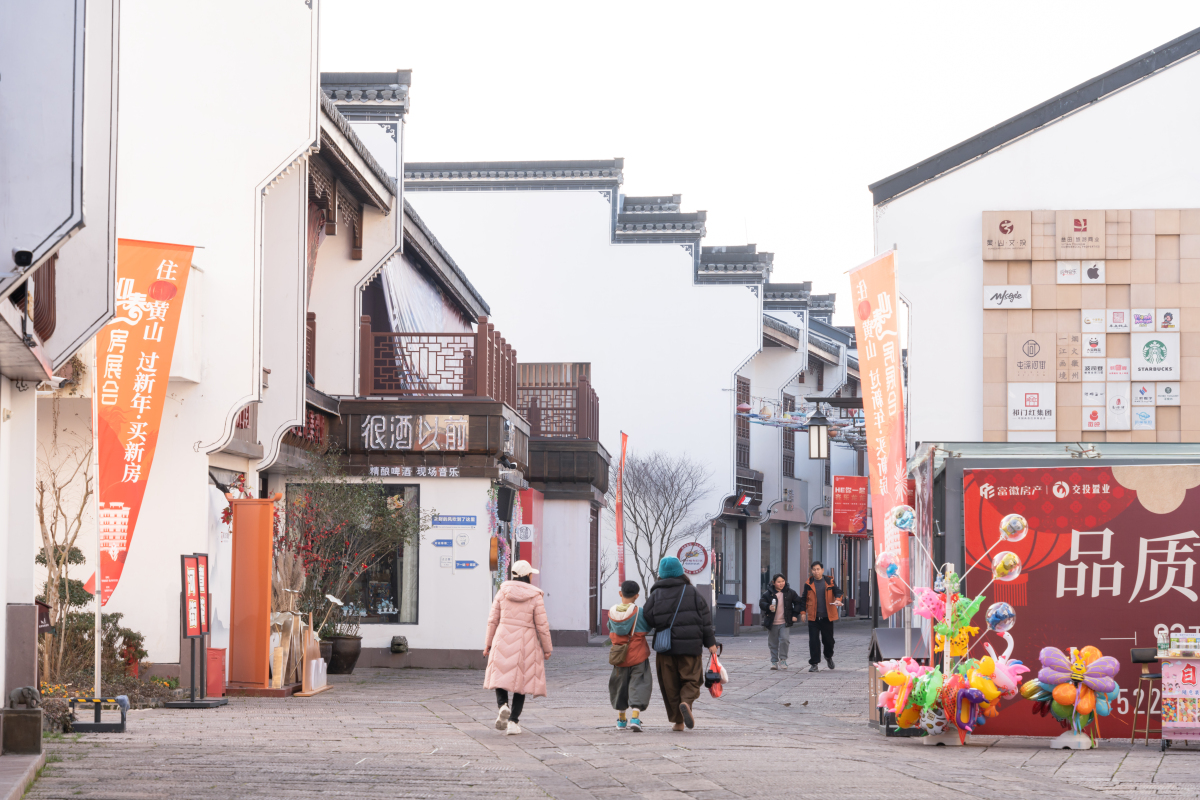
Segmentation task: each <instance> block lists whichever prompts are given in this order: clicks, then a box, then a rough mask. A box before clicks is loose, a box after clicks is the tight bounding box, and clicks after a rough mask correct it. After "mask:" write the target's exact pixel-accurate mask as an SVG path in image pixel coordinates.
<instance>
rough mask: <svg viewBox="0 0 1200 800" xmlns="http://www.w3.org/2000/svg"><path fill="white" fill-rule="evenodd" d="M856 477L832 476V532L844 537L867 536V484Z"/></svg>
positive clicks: (864, 478)
mask: <svg viewBox="0 0 1200 800" xmlns="http://www.w3.org/2000/svg"><path fill="white" fill-rule="evenodd" d="M869 480H870V479H869V478H867V477H866V476H865V475H864V476H861V477H860V476H857V475H834V476H833V532H834V533H840V534H843V535H845V536H862V537H864V538H865V537H866V535H867V484H868V481H869Z"/></svg>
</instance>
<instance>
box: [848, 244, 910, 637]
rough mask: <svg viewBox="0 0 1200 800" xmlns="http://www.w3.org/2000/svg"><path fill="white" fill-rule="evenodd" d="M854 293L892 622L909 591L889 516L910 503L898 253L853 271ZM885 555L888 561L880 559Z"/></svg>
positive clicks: (904, 539)
mask: <svg viewBox="0 0 1200 800" xmlns="http://www.w3.org/2000/svg"><path fill="white" fill-rule="evenodd" d="M850 290H851V297H852V301H853V304H854V333H855V335H856V337H857V339H856V341H857V343H858V361H859V374H860V375H861V376H862V390H863V392H862V393H863V415H864V416H865V417H866V423H867V462H868V464H869V472H870V478H871V494H872V495H873V499H872V501H871V522H872V526H873V527H874V537H875V557H876V567H875V574H876V577H877V578H878V579H879V609H880V613H881V614H882V615H883V616H884V617H890V616H891V615H892V614H894V613H896V612H897V611H899V610H900V609H902V608H904V606H906V605H908V602H909V591H908V588H907V587H906V586H905V583H906V582H907V581H908V579H909V560H908V534H907V533H906V532H905V531H902V530H899V529H897V528H896V526H895V525H892V524H890V514H889V513H888V512H890V511H891V510H892V509H893V508H895V507H896V506H902V505H905V504H906V503H907V502H908V460H907V454H906V452H905V441H904V385H903V384H904V373H903V365H902V363H901V362H902V354H901V347H900V325H899V319H898V317H899V310H900V298H899V294H898V292H897V288H896V253H895V251H889V252H887V253H884V254H883V255H881V256H878V257H876V258H874V259H872V260H871V261H868V262H867V263H866V264H863V265H862V266H860V267H856V268H855V269H853V270H851V272H850ZM884 552H886V553H888V554H889V555H888V557H886V558H883V559H880V557H879V556H880V554H881V553H884Z"/></svg>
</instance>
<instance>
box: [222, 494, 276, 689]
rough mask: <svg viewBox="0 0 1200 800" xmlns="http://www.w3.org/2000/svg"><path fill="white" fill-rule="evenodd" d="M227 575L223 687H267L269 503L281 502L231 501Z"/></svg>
mask: <svg viewBox="0 0 1200 800" xmlns="http://www.w3.org/2000/svg"><path fill="white" fill-rule="evenodd" d="M225 497H226V498H227V499H228V500H229V505H230V507H231V508H232V511H233V573H232V576H231V577H232V580H231V583H232V591H231V594H230V603H229V616H230V620H229V686H230V687H231V688H232V689H268V688H270V671H269V665H270V660H271V569H272V567H273V561H272V554H273V551H274V533H275V531H274V528H275V507H274V502H275V501H276V500H279V499H281V498H282V497H283V495H282V494H278V493H276V495H275V497H274V498H271V499H264V500H257V499H245V500H238V499H234V497H233V496H232V495H229V494H227V495H225Z"/></svg>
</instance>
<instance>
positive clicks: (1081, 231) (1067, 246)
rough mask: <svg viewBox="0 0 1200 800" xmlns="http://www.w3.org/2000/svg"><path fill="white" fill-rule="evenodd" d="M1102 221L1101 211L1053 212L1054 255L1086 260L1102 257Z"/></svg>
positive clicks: (1102, 213) (1062, 257)
mask: <svg viewBox="0 0 1200 800" xmlns="http://www.w3.org/2000/svg"><path fill="white" fill-rule="evenodd" d="M1104 221H1105V219H1104V212H1103V211H1058V212H1055V214H1054V239H1055V242H1054V252H1055V256H1056V257H1057V258H1060V259H1076V258H1078V259H1082V260H1087V261H1091V260H1098V259H1103V258H1104Z"/></svg>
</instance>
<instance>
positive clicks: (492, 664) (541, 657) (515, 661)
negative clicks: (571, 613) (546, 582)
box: [483, 561, 553, 736]
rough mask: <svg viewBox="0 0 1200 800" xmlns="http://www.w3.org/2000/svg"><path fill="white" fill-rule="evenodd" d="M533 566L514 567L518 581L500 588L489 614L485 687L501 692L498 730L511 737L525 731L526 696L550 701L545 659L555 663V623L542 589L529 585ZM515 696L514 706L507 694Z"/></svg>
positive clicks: (512, 581)
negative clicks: (552, 655) (522, 723)
mask: <svg viewBox="0 0 1200 800" xmlns="http://www.w3.org/2000/svg"><path fill="white" fill-rule="evenodd" d="M536 573H537V570H536V569H534V568H533V567H532V566H531V565H530V563H529V562H528V561H517V562H516V563H514V564H513V565H512V574H513V580H511V581H505V582H504V583H502V584H500V591H498V592H496V598H495V599H494V600H492V612H491V614H489V615H488V629H487V641H486V644H485V645H484V647H483V654H484V655H485V656H488V665H487V672H486V673H484V676H483V688H485V689H495V690H496V705H498V706H500V713H499V714H498V715H497V716H496V730H498V731H504V732H505V733H506V734H508V735H509V736H511V735H513V734H517V733H520V732H521V726H520V725H518V724H517V719H518V718H519V717H520V716H521V708H522V706H524V705H525V695H532V696H533V697H545V696H546V665H545V663H544V662H545V661H546V659H548V658H550V651H551V650H553V647H551V645H550V623H549V621H548V620H547V619H546V604H545V603H544V602H542V590H541V589H539V588H537V587H536V586H533V585H531V584H530V583H529V576H530V575H531V574H536ZM509 692H512V693H513V697H512V705H511V706H510V705H509V702H508V693H509Z"/></svg>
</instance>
